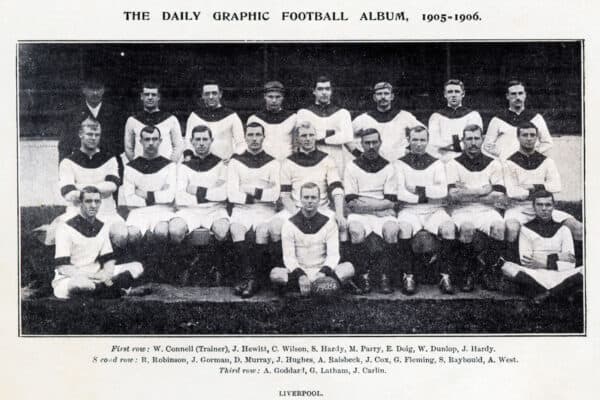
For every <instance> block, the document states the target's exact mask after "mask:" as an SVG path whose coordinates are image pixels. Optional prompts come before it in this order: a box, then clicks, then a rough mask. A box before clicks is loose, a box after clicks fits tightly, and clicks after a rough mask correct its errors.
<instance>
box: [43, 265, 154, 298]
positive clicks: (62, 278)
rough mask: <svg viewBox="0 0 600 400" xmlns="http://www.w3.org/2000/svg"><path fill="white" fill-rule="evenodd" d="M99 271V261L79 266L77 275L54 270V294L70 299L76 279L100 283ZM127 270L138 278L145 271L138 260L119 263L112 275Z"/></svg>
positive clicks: (88, 282) (90, 283) (89, 282)
mask: <svg viewBox="0 0 600 400" xmlns="http://www.w3.org/2000/svg"><path fill="white" fill-rule="evenodd" d="M99 271H100V263H97V262H96V263H92V264H89V265H85V266H82V267H79V268H77V274H75V275H63V274H61V273H60V272H58V271H57V270H54V279H53V280H52V288H53V289H54V296H55V297H57V298H59V299H68V298H69V294H70V290H71V289H73V285H72V282H73V281H74V280H77V281H79V282H82V281H85V280H87V284H88V285H94V284H96V283H100V282H101V280H100V279H99V278H98V277H97V275H96V274H97V273H98V272H99ZM126 271H129V272H130V273H131V276H133V278H134V279H137V278H138V277H139V276H140V275H141V274H142V272H144V267H143V266H142V264H141V263H139V262H137V261H134V262H129V263H124V264H117V265H115V269H114V270H113V272H112V276H117V275H119V274H121V273H123V272H126Z"/></svg>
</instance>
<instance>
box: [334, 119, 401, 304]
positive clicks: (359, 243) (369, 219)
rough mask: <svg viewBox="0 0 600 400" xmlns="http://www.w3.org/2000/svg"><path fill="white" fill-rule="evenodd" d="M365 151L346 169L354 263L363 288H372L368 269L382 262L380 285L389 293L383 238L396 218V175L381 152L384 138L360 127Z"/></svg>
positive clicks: (387, 259)
mask: <svg viewBox="0 0 600 400" xmlns="http://www.w3.org/2000/svg"><path fill="white" fill-rule="evenodd" d="M358 136H359V137H360V139H361V147H362V149H363V153H362V154H361V156H360V157H358V158H357V159H355V160H354V161H353V162H352V163H348V165H346V170H345V171H344V188H345V191H346V207H347V208H348V210H349V212H350V214H349V215H348V231H349V234H350V241H351V243H352V246H351V247H352V251H351V253H350V254H351V263H352V265H353V266H354V268H355V272H356V274H357V275H358V276H359V277H360V280H359V286H360V289H361V290H362V291H363V292H368V291H369V290H370V283H369V272H370V270H371V268H374V267H376V266H379V273H380V277H379V278H380V281H379V289H380V290H381V292H382V293H386V294H389V293H391V292H392V287H391V284H390V279H389V273H390V271H389V269H390V267H391V265H390V263H391V261H392V260H391V259H390V257H389V253H388V252H386V250H387V249H386V246H385V242H384V240H383V232H382V231H383V226H384V224H385V223H386V222H392V223H394V222H395V221H396V212H395V211H394V207H395V206H396V200H397V198H396V175H395V173H394V166H393V165H392V164H391V163H389V162H388V161H387V160H385V159H384V158H383V157H382V156H381V155H380V154H379V149H380V148H381V145H382V141H381V138H380V134H379V132H378V131H377V130H375V129H373V128H371V129H365V130H361V131H358Z"/></svg>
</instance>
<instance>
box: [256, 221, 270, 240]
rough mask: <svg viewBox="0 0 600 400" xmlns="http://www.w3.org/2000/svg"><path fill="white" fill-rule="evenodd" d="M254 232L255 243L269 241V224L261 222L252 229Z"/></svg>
mask: <svg viewBox="0 0 600 400" xmlns="http://www.w3.org/2000/svg"><path fill="white" fill-rule="evenodd" d="M254 232H255V234H256V243H258V244H267V243H268V242H269V224H267V223H263V224H260V225H258V226H257V227H256V229H255V230H254Z"/></svg>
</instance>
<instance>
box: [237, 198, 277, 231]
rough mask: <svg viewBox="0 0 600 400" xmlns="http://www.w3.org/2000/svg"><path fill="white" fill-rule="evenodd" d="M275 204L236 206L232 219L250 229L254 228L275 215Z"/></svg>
mask: <svg viewBox="0 0 600 400" xmlns="http://www.w3.org/2000/svg"><path fill="white" fill-rule="evenodd" d="M275 214H276V213H275V206H273V205H270V204H269V205H266V204H253V205H250V206H247V205H244V206H241V207H240V206H238V205H236V206H234V207H233V211H232V212H231V218H230V221H231V223H232V224H239V225H242V226H244V227H246V229H248V230H254V229H256V227H257V226H259V225H261V224H264V223H268V222H269V221H271V218H273V216H275Z"/></svg>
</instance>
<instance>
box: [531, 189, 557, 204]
mask: <svg viewBox="0 0 600 400" xmlns="http://www.w3.org/2000/svg"><path fill="white" fill-rule="evenodd" d="M548 197H550V198H551V199H552V204H554V195H553V194H552V193H551V192H549V191H547V190H546V188H540V189H534V190H533V192H532V193H531V200H532V201H533V205H535V201H536V200H537V199H546V198H548Z"/></svg>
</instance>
